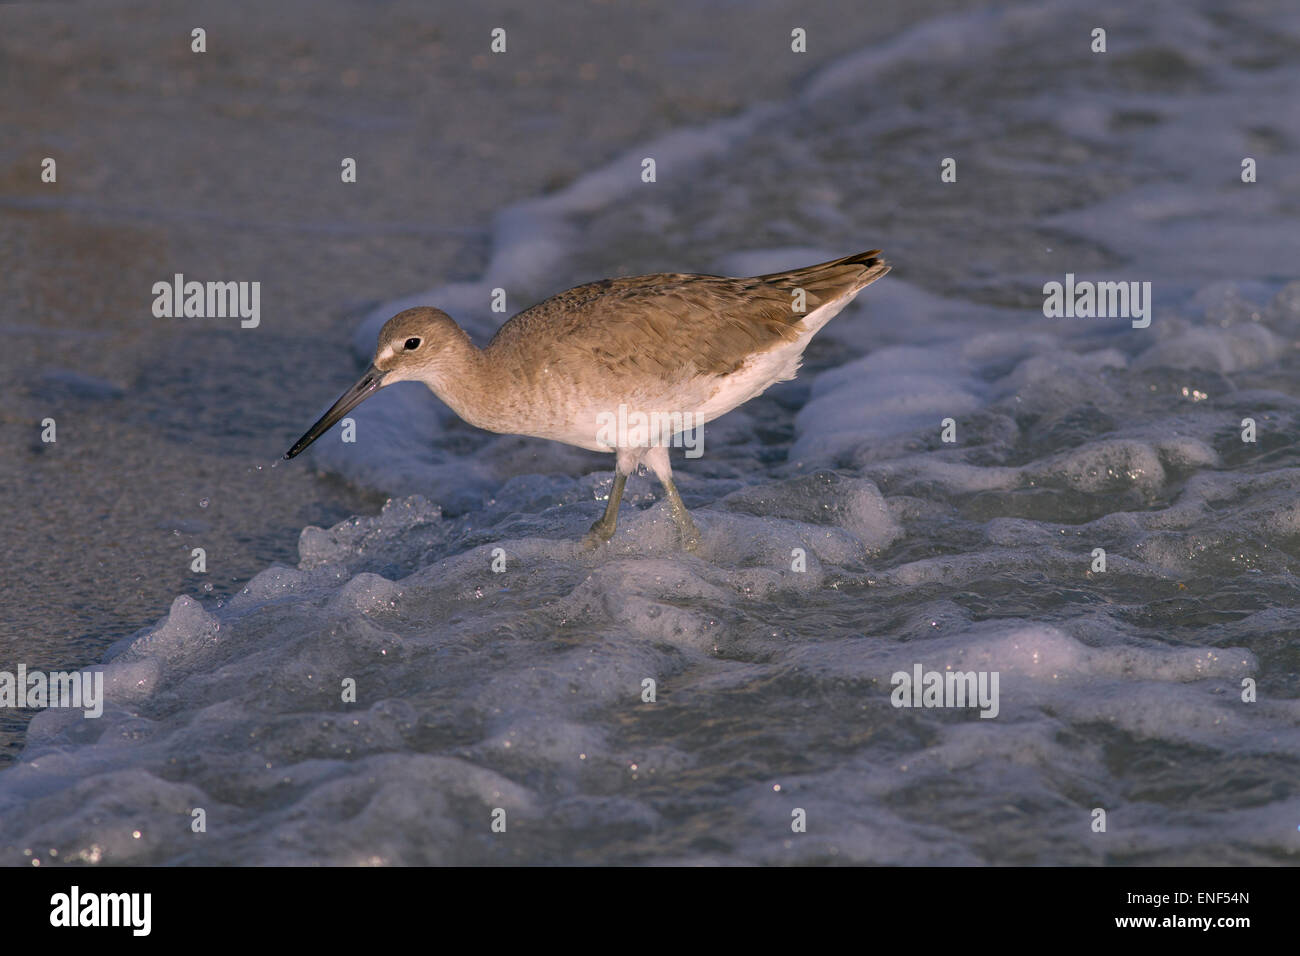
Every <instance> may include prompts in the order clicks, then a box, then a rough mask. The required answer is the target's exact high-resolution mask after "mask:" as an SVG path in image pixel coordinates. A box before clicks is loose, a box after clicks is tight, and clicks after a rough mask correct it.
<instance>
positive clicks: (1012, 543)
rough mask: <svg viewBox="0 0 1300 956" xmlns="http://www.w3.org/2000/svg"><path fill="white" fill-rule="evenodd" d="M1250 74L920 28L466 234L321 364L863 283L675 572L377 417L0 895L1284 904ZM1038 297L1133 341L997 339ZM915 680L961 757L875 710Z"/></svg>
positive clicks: (403, 406) (1286, 847)
mask: <svg viewBox="0 0 1300 956" xmlns="http://www.w3.org/2000/svg"><path fill="white" fill-rule="evenodd" d="M1098 26H1101V27H1104V28H1105V29H1106V30H1107V35H1108V51H1107V52H1106V53H1105V54H1094V53H1092V52H1090V50H1089V43H1090V33H1091V30H1092V29H1093V28H1094V27H1098ZM1298 53H1300V11H1293V10H1287V9H1286V8H1284V7H1283V5H1279V4H1271V3H1251V2H1244V3H1243V2H1231V3H1229V2H1209V0H1195V2H1172V0H1171V2H1150V3H1145V4H1142V5H1136V6H1135V5H1131V4H1126V3H1101V4H1096V3H1083V2H1054V3H1047V4H1027V5H1016V6H1010V7H1007V8H1005V9H997V10H992V11H989V10H983V9H981V10H975V11H971V12H960V11H959V12H956V13H944V14H941V15H936V16H935V17H933V18H929V19H927V20H925V21H923V22H921V23H919V24H917V25H914V26H912V27H909V28H908V29H906V30H904V31H902V32H901V33H900V34H898V35H897V36H895V37H893V38H892V39H889V40H887V41H885V42H882V43H875V44H872V45H871V46H869V47H867V48H864V49H862V50H861V51H859V52H857V53H854V54H851V55H849V56H847V57H844V58H842V59H840V60H839V61H837V62H836V63H834V64H832V65H830V66H829V67H826V68H824V69H822V70H820V71H818V72H816V73H814V74H812V75H811V76H809V77H808V79H807V81H806V83H805V84H804V85H803V87H802V89H801V91H800V92H799V93H798V94H797V95H796V96H794V97H792V98H790V99H788V100H785V101H775V102H766V103H763V104H760V105H757V106H754V107H751V108H749V109H747V110H745V111H743V112H741V113H740V114H738V115H736V116H733V117H730V118H727V119H723V120H720V121H718V122H716V123H713V124H710V125H705V126H701V127H693V128H687V129H681V130H677V131H674V132H671V133H668V134H665V135H664V136H662V137H660V138H658V139H655V140H653V141H651V142H647V143H644V144H640V145H638V146H635V147H633V148H631V149H629V150H627V151H626V152H625V153H624V154H622V155H621V156H620V157H618V158H616V159H615V160H613V161H612V162H610V163H609V164H607V165H606V166H603V167H601V168H598V169H594V170H590V171H588V172H587V173H585V174H584V175H581V176H579V177H577V178H576V179H575V180H574V181H573V182H572V183H571V184H570V185H568V186H566V187H564V188H563V189H560V190H558V191H555V192H551V193H547V194H545V195H543V196H540V197H537V198H535V199H530V200H527V201H524V202H520V203H517V204H514V205H512V206H510V207H508V208H506V209H503V210H502V211H501V212H500V213H499V214H498V215H497V217H496V219H495V222H494V224H493V228H492V239H491V241H492V250H493V251H492V255H491V259H490V262H489V265H488V267H487V269H486V270H485V271H484V273H483V275H482V276H480V277H478V278H477V279H475V280H472V281H464V282H459V283H456V284H453V285H450V286H443V287H440V288H436V289H432V290H423V291H421V290H411V295H409V296H404V297H403V298H402V299H401V300H399V301H394V302H389V303H385V304H383V305H382V306H380V307H377V308H375V309H374V310H373V311H372V312H371V313H370V315H369V316H368V317H367V318H366V319H365V320H364V321H362V322H361V323H360V324H359V327H358V329H357V332H356V335H355V336H354V347H355V351H356V358H357V361H358V364H359V363H360V362H362V361H364V359H365V358H367V357H368V355H369V352H370V350H371V348H372V347H373V343H374V335H375V331H376V330H377V327H378V324H380V323H382V321H383V320H384V319H386V318H387V317H388V316H390V315H391V314H392V313H393V312H395V311H397V310H399V309H400V308H403V307H406V306H407V305H410V304H415V303H417V302H418V303H436V304H438V305H440V306H441V307H443V308H445V309H447V311H449V312H450V313H451V314H453V315H454V316H456V317H457V318H458V319H459V320H461V321H462V323H463V324H465V325H466V327H467V328H469V329H470V331H471V333H472V334H474V335H475V336H476V337H478V338H479V339H480V341H482V339H483V338H485V337H486V336H487V335H489V334H490V333H491V331H492V329H493V328H495V326H496V324H497V322H499V320H500V316H499V315H493V314H492V313H491V312H489V311H488V308H487V306H488V303H489V302H490V290H491V289H493V288H495V287H498V286H500V287H503V288H507V289H508V290H509V296H510V299H511V301H512V303H518V304H521V305H522V304H527V303H531V302H533V301H536V300H537V299H539V298H541V297H543V296H545V295H548V294H551V293H553V292H555V291H558V290H559V289H561V288H564V287H566V286H568V285H571V284H574V283H577V282H580V281H584V280H586V279H590V278H593V277H596V276H600V275H615V274H627V273H634V272H649V271H656V270H660V269H665V270H674V271H683V270H699V271H716V272H721V273H729V274H753V273H758V272H764V271H771V270H775V269H782V268H790V267H794V266H798V265H804V264H808V263H811V262H814V261H818V260H819V259H822V258H831V257H834V256H837V255H843V254H847V253H849V252H853V251H858V250H861V249H866V248H873V247H877V246H879V247H881V248H883V249H884V251H885V255H886V257H887V258H888V259H890V261H891V262H892V263H893V264H894V266H895V269H894V271H893V272H892V273H891V274H890V275H889V276H887V277H886V278H884V279H882V280H880V281H879V282H878V283H876V284H875V285H873V286H871V287H869V288H868V289H867V290H865V291H864V292H863V293H862V294H861V296H859V299H858V300H857V302H856V303H855V304H854V305H853V306H851V307H850V308H849V309H847V310H846V311H845V312H844V313H842V314H841V315H840V316H839V317H838V318H836V319H835V320H833V321H832V322H831V324H830V325H828V326H827V327H826V329H824V330H823V332H822V333H820V334H819V336H818V338H817V339H816V340H815V341H814V343H813V345H812V347H811V348H810V349H809V351H808V353H807V356H806V359H805V366H804V370H803V371H802V372H801V374H800V376H799V378H798V379H797V380H796V381H794V382H789V383H784V384H782V385H780V386H777V387H774V388H773V389H771V390H770V391H769V392H767V393H766V394H765V395H764V396H762V397H761V398H759V399H756V400H755V401H753V402H751V403H749V404H748V405H746V406H744V407H743V408H741V409H738V410H737V411H735V412H733V413H731V414H730V415H728V416H727V417H725V418H724V419H721V420H719V421H717V422H716V423H712V424H710V425H709V426H707V427H706V429H705V438H704V442H705V443H704V455H703V457H701V458H699V459H698V460H692V461H685V462H683V461H681V460H680V459H678V460H677V478H678V484H679V488H680V489H681V491H682V494H683V496H684V497H685V500H686V503H687V504H688V506H690V507H691V508H692V511H693V514H694V516H695V519H696V521H697V523H698V524H699V526H700V528H701V532H702V537H703V542H702V545H701V548H700V550H699V552H698V553H697V554H685V553H683V552H681V551H680V550H679V549H678V547H677V544H676V536H675V532H674V529H673V525H672V522H671V520H670V519H669V516H668V513H667V510H666V505H665V504H664V502H663V501H662V500H661V498H660V494H659V489H658V487H657V485H656V484H655V482H654V481H653V480H652V479H650V478H647V477H644V476H634V477H633V478H632V479H630V480H629V482H628V493H627V495H626V496H625V499H624V502H625V503H624V508H623V513H622V517H621V522H620V528H619V532H618V534H617V535H616V536H615V538H614V539H613V541H612V542H611V544H610V545H609V546H608V547H607V548H605V549H603V550H602V551H601V552H599V553H596V554H588V553H583V552H581V551H580V550H579V549H578V547H577V545H576V540H577V539H578V538H579V537H580V536H581V534H582V533H583V532H584V531H585V530H586V528H587V526H588V525H589V524H590V523H591V522H592V521H593V520H594V519H595V518H596V517H598V516H599V514H600V513H601V511H602V510H603V507H604V504H603V502H604V499H605V496H606V495H607V494H608V491H609V487H610V474H609V472H608V471H607V470H606V469H607V468H608V467H609V465H610V463H609V461H608V459H607V458H604V457H602V456H600V455H596V454H590V453H586V452H581V451H577V450H573V449H568V448H564V447H561V446H556V445H551V444H548V443H545V442H540V441H534V440H529V439H522V438H516V437H510V436H496V435H489V434H486V433H482V432H478V431H476V430H474V429H472V428H470V427H469V426H466V425H464V424H462V423H460V422H458V421H457V420H456V419H455V417H454V416H453V415H452V414H451V413H450V412H449V411H448V410H447V409H445V408H443V407H442V406H441V405H439V404H438V403H437V402H436V400H434V399H433V398H432V396H430V395H429V394H428V392H427V391H426V390H424V389H423V387H422V386H416V385H409V384H408V385H400V386H395V387H393V388H391V389H388V390H386V391H385V392H383V393H380V394H379V395H378V396H376V397H375V398H374V399H372V400H371V401H370V402H368V403H367V404H365V405H363V406H361V408H359V409H358V410H357V412H356V413H355V415H354V417H355V418H356V419H357V422H358V436H359V439H358V441H357V443H356V444H343V443H341V442H338V441H336V440H334V436H327V438H326V439H324V440H322V441H321V442H319V443H318V445H317V446H315V447H314V448H313V450H312V452H311V453H310V457H309V461H310V462H311V464H312V465H313V466H314V467H315V468H317V469H319V470H320V471H321V472H323V473H325V474H327V475H329V476H332V477H333V478H335V479H343V480H344V481H346V482H347V483H349V485H350V486H352V487H353V488H356V489H360V490H362V491H363V492H365V493H367V494H374V495H382V496H387V503H386V504H385V505H384V506H383V508H382V510H381V511H379V513H377V514H375V513H371V514H364V515H360V516H357V517H353V518H351V519H349V520H346V521H343V522H341V523H339V524H336V525H334V526H332V527H328V528H322V527H308V528H306V529H304V530H303V531H302V534H301V537H300V539H299V543H298V562H297V565H296V566H294V567H289V566H273V567H270V568H267V569H266V570H264V571H262V572H261V573H259V574H258V575H256V576H255V577H253V578H252V579H251V580H250V581H249V582H248V583H247V586H246V587H244V588H243V589H242V590H240V591H239V592H238V593H237V594H235V595H233V596H231V597H223V598H212V599H208V600H201V599H196V598H194V597H191V596H181V597H178V598H177V599H176V600H175V602H174V603H173V604H172V606H171V609H170V611H169V613H168V614H167V615H166V616H165V617H164V618H162V619H161V620H159V622H158V623H157V624H156V625H154V626H152V627H148V628H145V629H144V630H142V631H141V632H139V633H137V634H133V635H130V636H126V637H124V638H123V639H122V640H120V641H118V642H117V643H116V644H115V645H114V646H113V647H112V648H111V649H110V650H109V652H108V654H107V656H106V660H105V662H104V663H103V664H102V665H100V666H98V667H96V668H94V669H95V670H101V671H102V672H103V675H104V680H105V685H106V687H107V689H108V702H107V704H106V707H105V712H104V715H103V716H102V717H101V718H100V719H98V720H85V719H83V718H82V717H81V715H80V714H79V713H77V712H69V711H61V710H49V711H45V712H43V713H41V714H40V715H39V716H38V717H36V718H35V719H34V720H33V721H32V722H31V724H30V726H29V729H28V734H27V743H26V748H25V750H24V752H23V755H22V758H21V760H20V761H19V762H18V763H16V764H15V765H14V766H12V767H10V768H9V769H7V770H5V771H3V772H0V858H2V859H4V860H5V862H10V863H29V862H35V861H40V862H41V863H42V864H43V865H45V864H48V863H55V862H69V861H72V862H88V863H100V862H108V863H173V864H188V863H327V864H430V863H431V864H442V863H454V864H478V863H483V864H500V863H532V864H544V863H579V864H605V863H658V864H663V863H718V864H734V863H740V864H773V863H775V864H782V863H835V862H838V863H880V864H958V865H972V864H990V863H992V864H1007V863H1028V864H1166V865H1168V864H1177V865H1184V864H1225V863H1236V864H1243V863H1245V864H1278V863H1291V862H1295V860H1296V858H1297V853H1300V832H1297V825H1298V824H1300V792H1298V788H1297V782H1298V781H1300V650H1298V648H1300V642H1298V639H1300V585H1298V582H1297V578H1296V574H1295V571H1296V566H1297V562H1298V561H1300V494H1298V493H1297V492H1298V490H1300V387H1298V386H1300V282H1297V281H1296V279H1297V275H1296V261H1297V258H1296V254H1297V251H1298V250H1300V241H1298V240H1300V233H1298V232H1297V227H1296V225H1295V223H1296V221H1297V220H1296V213H1297V208H1296V205H1297V203H1296V196H1297V195H1300V190H1298V188H1297V187H1300V172H1297V171H1296V169H1295V164H1294V162H1293V161H1292V160H1293V158H1294V154H1295V150H1296V148H1297V143H1298V142H1300V97H1297V95H1296V93H1297V91H1300V58H1298V57H1297V54H1298ZM646 156H651V157H654V158H655V159H656V162H657V169H658V181H657V182H655V183H653V184H645V183H642V182H641V181H640V177H639V171H640V166H641V160H642V159H643V158H644V157H646ZM1247 156H1249V157H1253V158H1254V159H1256V161H1257V164H1258V171H1259V173H1258V181H1257V182H1255V183H1251V184H1245V183H1243V182H1242V181H1241V178H1240V171H1241V161H1242V159H1243V157H1247ZM945 157H952V158H955V159H956V161H957V181H956V182H952V183H945V182H942V181H941V180H940V163H941V161H942V160H943V159H944V158H945ZM1288 167H1290V168H1288ZM1067 273H1069V274H1074V275H1076V276H1078V277H1079V278H1080V279H1093V280H1125V281H1137V282H1150V283H1151V289H1152V296H1153V301H1154V305H1153V308H1152V311H1151V322H1150V325H1149V326H1148V327H1145V328H1135V327H1133V323H1132V322H1131V321H1130V320H1129V319H1127V318H1118V319H1096V318H1065V319H1049V318H1045V317H1044V315H1043V311H1042V301H1043V293H1042V287H1043V284H1044V283H1045V282H1049V281H1064V280H1065V276H1066V274H1067ZM352 372H353V369H352V368H340V370H339V382H338V386H339V388H340V389H341V388H342V387H343V386H344V385H346V384H347V383H348V382H349V381H350V377H349V376H350V375H351V373H352ZM323 391H324V392H325V393H326V394H322V396H321V401H322V406H323V405H324V403H325V402H326V401H328V400H332V399H333V397H334V393H335V391H336V390H335V389H333V388H332V387H331V388H326V389H323ZM945 419H952V422H953V435H952V437H953V438H954V440H953V441H950V442H949V441H944V440H943V435H942V425H941V423H942V422H943V421H944V420H945ZM1245 419H1251V420H1252V421H1253V422H1254V426H1255V441H1253V442H1248V441H1244V440H1243V437H1242V433H1243V427H1244V426H1243V421H1244V420H1245ZM289 424H290V423H286V426H285V427H286V428H287V429H288V431H290V432H292V433H293V434H295V435H296V434H297V432H298V431H300V430H301V428H303V427H305V426H306V425H307V424H309V422H308V421H303V422H301V423H298V425H299V426H300V427H298V428H297V429H294V428H289V427H288V425H289ZM278 467H283V468H299V467H301V464H300V463H299V462H293V463H285V464H282V465H280V466H278ZM1096 549H1103V550H1104V552H1105V570H1104V571H1103V570H1099V569H1097V567H1096V565H1095V561H1096V558H1095V551H1096ZM494 565H495V566H496V568H504V569H503V570H494ZM918 665H919V666H920V667H921V668H922V669H923V670H926V671H939V672H944V671H948V670H954V671H977V672H989V673H991V672H996V673H997V674H998V676H999V685H998V686H999V699H998V706H997V714H996V716H994V717H992V718H991V719H985V718H982V717H981V716H980V715H979V711H978V710H977V709H973V708H900V707H896V706H894V705H893V703H892V702H891V696H892V693H891V692H892V690H893V687H892V680H891V678H892V675H894V674H895V673H897V672H900V671H901V672H906V673H911V672H912V671H913V669H914V668H915V667H916V666H918ZM345 681H348V682H354V683H355V688H356V692H355V702H345V701H343V700H342V699H341V698H342V691H343V687H344V682H345ZM647 681H653V686H654V691H655V699H654V700H653V702H650V701H647V700H645V699H644V695H645V693H646V691H645V688H646V682H647ZM1248 688H1253V691H1254V694H1253V699H1252V700H1249V701H1248V700H1244V699H1243V696H1246V697H1250V696H1251V695H1250V694H1248V693H1246V691H1247V689H1248ZM196 808H202V809H203V811H204V813H205V817H206V825H207V832H205V833H195V832H193V829H192V827H191V821H192V819H193V812H194V810H195V809H196ZM1098 810H1104V811H1105V821H1106V826H1105V830H1104V832H1099V831H1098V830H1097V829H1096V821H1097V819H1098V814H1097V811H1098ZM800 820H803V821H806V826H805V827H804V828H803V829H802V830H801V831H799V830H796V828H795V827H793V826H792V824H793V823H796V822H798V821H800ZM501 821H504V824H505V827H504V832H500V823H501ZM494 822H495V823H496V824H497V826H496V827H495V828H494Z"/></svg>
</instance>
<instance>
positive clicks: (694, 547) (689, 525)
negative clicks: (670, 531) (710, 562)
mask: <svg viewBox="0 0 1300 956" xmlns="http://www.w3.org/2000/svg"><path fill="white" fill-rule="evenodd" d="M685 519H686V520H684V521H678V522H677V532H678V534H679V535H680V536H681V541H682V550H683V551H689V552H690V553H691V554H698V553H699V550H700V529H699V528H697V527H695V522H694V521H692V520H691V518H690V515H686V516H685Z"/></svg>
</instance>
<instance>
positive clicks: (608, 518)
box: [582, 469, 627, 551]
mask: <svg viewBox="0 0 1300 956" xmlns="http://www.w3.org/2000/svg"><path fill="white" fill-rule="evenodd" d="M625 484H627V475H625V474H623V472H621V471H619V470H617V469H615V470H614V484H613V487H611V488H610V489H609V503H608V504H606V505H605V513H604V514H603V515H601V516H600V520H598V521H597V522H596V523H595V524H593V525H592V526H591V530H590V531H588V532H587V536H586V537H585V538H583V539H582V546H583V547H584V548H585V549H586V550H588V551H591V550H593V549H595V548H598V547H600V546H601V545H602V544H604V543H605V542H606V541H608V540H609V539H610V538H612V537H614V529H615V528H617V527H618V505H619V502H620V501H622V500H623V486H624V485H625Z"/></svg>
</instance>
